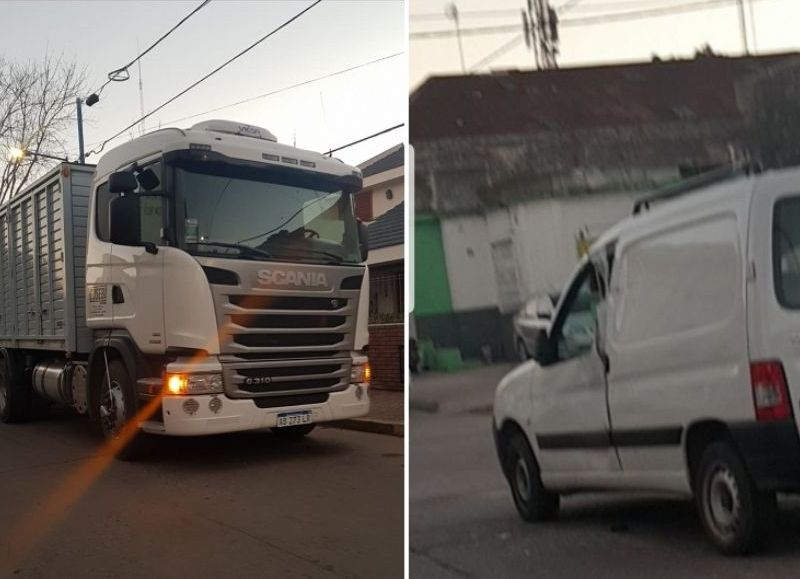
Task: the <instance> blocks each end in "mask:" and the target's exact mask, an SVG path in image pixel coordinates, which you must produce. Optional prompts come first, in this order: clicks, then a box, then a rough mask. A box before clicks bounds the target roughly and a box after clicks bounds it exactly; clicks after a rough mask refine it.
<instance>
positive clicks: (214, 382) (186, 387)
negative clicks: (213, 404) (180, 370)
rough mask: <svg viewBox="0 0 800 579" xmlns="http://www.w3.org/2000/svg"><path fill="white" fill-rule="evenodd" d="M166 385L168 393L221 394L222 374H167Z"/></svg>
mask: <svg viewBox="0 0 800 579" xmlns="http://www.w3.org/2000/svg"><path fill="white" fill-rule="evenodd" d="M164 385H165V389H166V392H167V393H168V394H174V395H184V394H219V393H220V392H222V390H223V388H222V374H172V373H170V374H167V375H166V376H165V378H164Z"/></svg>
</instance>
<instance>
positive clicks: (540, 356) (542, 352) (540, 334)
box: [531, 328, 557, 366]
mask: <svg viewBox="0 0 800 579" xmlns="http://www.w3.org/2000/svg"><path fill="white" fill-rule="evenodd" d="M531 358H533V359H534V360H536V361H537V362H538V363H539V365H540V366H549V365H550V364H552V363H553V362H555V361H556V359H557V356H556V348H555V344H554V342H553V340H551V339H550V336H549V335H548V330H547V329H546V328H538V329H537V330H536V334H535V336H534V348H533V352H531Z"/></svg>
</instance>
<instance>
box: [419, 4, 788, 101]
mask: <svg viewBox="0 0 800 579" xmlns="http://www.w3.org/2000/svg"><path fill="white" fill-rule="evenodd" d="M446 3H447V2H445V1H444V0H411V4H410V9H409V12H410V28H409V29H410V31H411V32H412V33H413V32H423V31H426V30H445V29H448V28H449V29H451V30H452V29H453V28H454V23H453V21H452V20H448V19H447V18H445V17H444V16H443V15H444V7H445V5H446ZM567 3H569V4H570V5H571V6H572V7H571V8H570V9H568V10H566V11H565V12H563V13H562V14H561V20H562V25H561V27H560V37H561V44H560V49H561V56H560V58H559V60H558V62H559V66H562V67H567V66H578V65H582V64H597V63H610V62H625V61H642V60H650V59H651V58H652V56H653V54H658V55H659V56H660V57H662V58H669V57H673V56H674V57H691V56H692V55H693V54H694V52H695V50H696V49H697V48H699V47H701V46H702V45H704V44H706V43H708V44H709V45H710V46H711V48H712V49H713V50H714V51H716V52H720V53H725V54H732V55H738V54H741V53H742V51H743V49H742V39H741V32H740V24H739V11H738V9H737V6H736V2H735V1H734V0H731V1H730V2H727V3H725V2H724V0H722V1H720V2H718V3H717V4H716V5H713V4H714V3H713V2H708V1H706V2H699V1H698V0H579V1H577V2H576V1H575V0H571V1H569V2H568V0H551V5H552V6H553V7H554V8H556V9H559V8H560V7H562V6H564V5H565V4H567ZM691 4H694V5H695V6H697V5H698V4H705V7H704V9H703V10H699V11H693V12H686V13H683V14H673V15H670V16H662V17H658V18H654V17H651V18H647V19H642V20H631V21H627V22H615V23H602V24H592V25H586V24H583V25H578V24H577V23H575V24H569V23H568V21H569V19H578V18H585V17H589V16H593V15H599V14H609V13H614V12H616V13H619V12H627V11H631V10H642V9H650V8H660V7H670V6H671V7H675V6H686V5H691ZM748 4H752V8H751V6H750V5H748ZM456 5H457V7H458V10H459V12H460V13H461V14H462V17H461V19H460V24H461V28H462V30H463V29H467V28H474V27H485V26H498V25H506V24H519V31H520V33H521V32H522V19H521V16H520V10H521V8H522V7H523V6H524V5H525V1H524V0H456ZM710 5H713V6H710ZM745 6H746V9H745V16H746V22H747V30H748V39H749V40H748V41H749V42H750V43H751V47H752V40H753V38H752V32H753V29H754V31H755V39H754V40H755V48H756V50H755V53H756V54H758V53H768V52H781V51H794V50H800V34H798V25H799V24H798V23H800V0H745ZM475 10H480V11H488V10H491V11H492V12H491V14H484V15H481V16H480V17H476V16H475V15H474V14H470V13H469V12H470V11H475ZM420 15H426V16H425V17H421V16H420ZM427 15H436V16H430V17H428V16H427ZM438 15H442V16H441V17H440V16H438ZM751 16H752V17H751ZM515 34H516V33H503V34H492V35H484V36H472V37H463V46H464V60H465V64H466V68H467V69H470V68H471V66H472V65H473V64H475V63H477V62H479V61H480V60H481V59H483V58H484V57H486V56H487V55H489V54H490V53H492V51H494V50H496V49H497V48H498V47H500V46H502V45H503V44H506V43H508V42H509V41H511V40H512V39H513V38H514V36H515ZM409 49H410V54H409V64H410V83H411V86H412V88H413V87H415V86H418V85H419V84H420V82H422V81H423V80H424V79H425V78H426V77H427V76H429V75H432V74H459V73H460V72H461V65H460V62H459V52H458V44H457V41H456V39H455V37H451V38H446V39H435V40H411V42H410V44H409ZM534 65H535V63H534V57H533V53H532V52H530V51H529V50H528V48H527V47H526V46H525V43H524V42H520V43H519V44H517V45H516V46H515V48H513V49H512V50H510V51H509V52H507V53H506V54H504V55H503V56H502V57H500V58H497V59H496V60H494V61H493V62H492V63H491V64H487V65H486V66H484V67H481V68H479V69H477V72H487V71H488V70H490V68H495V69H509V68H519V69H531V68H534Z"/></svg>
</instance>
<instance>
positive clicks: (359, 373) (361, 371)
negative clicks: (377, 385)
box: [350, 362, 372, 384]
mask: <svg viewBox="0 0 800 579" xmlns="http://www.w3.org/2000/svg"><path fill="white" fill-rule="evenodd" d="M371 380H372V367H371V366H370V365H369V362H363V363H361V364H353V366H352V367H351V368H350V383H351V384H369V383H370V381H371Z"/></svg>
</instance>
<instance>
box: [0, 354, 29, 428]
mask: <svg viewBox="0 0 800 579" xmlns="http://www.w3.org/2000/svg"><path fill="white" fill-rule="evenodd" d="M30 415H31V391H30V389H28V388H26V386H25V384H24V382H23V381H22V380H20V378H19V376H18V375H17V373H16V372H14V364H13V361H12V360H10V359H9V358H8V355H7V354H6V355H4V354H2V353H0V420H1V421H3V422H5V423H7V424H10V423H12V422H23V421H25V420H28V419H29V418H30Z"/></svg>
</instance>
